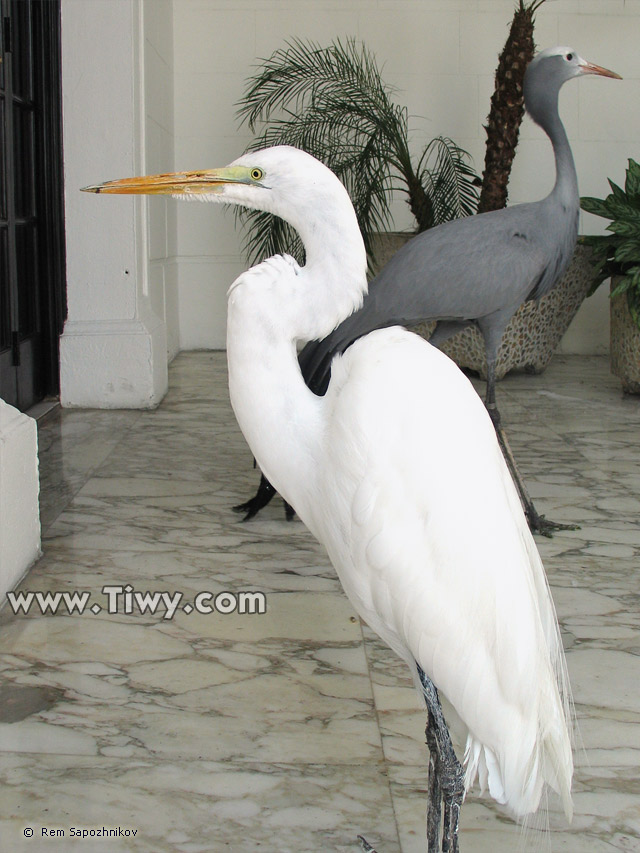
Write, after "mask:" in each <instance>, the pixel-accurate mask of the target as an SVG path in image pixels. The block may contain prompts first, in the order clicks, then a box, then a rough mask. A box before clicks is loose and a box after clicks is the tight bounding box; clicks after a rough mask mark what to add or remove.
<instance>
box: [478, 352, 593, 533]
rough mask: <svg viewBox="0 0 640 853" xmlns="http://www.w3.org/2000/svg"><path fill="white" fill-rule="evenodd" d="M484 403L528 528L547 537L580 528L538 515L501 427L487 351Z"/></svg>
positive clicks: (492, 367) (493, 378)
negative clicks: (559, 531) (554, 532)
mask: <svg viewBox="0 0 640 853" xmlns="http://www.w3.org/2000/svg"><path fill="white" fill-rule="evenodd" d="M485 405H486V407H487V411H488V412H489V416H490V417H491V420H492V421H493V426H494V428H495V431H496V435H497V437H498V443H499V444H500V449H501V450H502V454H503V456H504V458H505V461H506V463H507V467H508V468H509V473H510V474H511V478H512V479H513V482H514V485H515V487H516V489H517V491H518V495H519V497H520V503H521V504H522V508H523V510H524V514H525V516H526V519H527V524H528V525H529V529H530V530H531V531H533V532H534V533H536V532H537V533H540V534H542V535H543V536H547V537H551V536H552V535H553V531H554V530H579V529H580V528H579V526H578V525H577V524H561V523H560V522H557V521H550V520H549V519H548V518H545V517H544V515H540V513H539V512H538V511H537V509H536V508H535V505H534V503H533V501H532V499H531V495H530V494H529V492H528V490H527V487H526V486H525V484H524V480H523V478H522V474H521V473H520V471H519V470H518V466H517V464H516V460H515V456H514V455H513V452H512V450H511V447H510V445H509V441H508V440H507V435H506V433H505V431H504V429H503V427H502V419H501V417H500V412H499V411H498V407H497V406H496V363H495V358H494V359H491V360H489V354H488V353H487V396H486V398H485Z"/></svg>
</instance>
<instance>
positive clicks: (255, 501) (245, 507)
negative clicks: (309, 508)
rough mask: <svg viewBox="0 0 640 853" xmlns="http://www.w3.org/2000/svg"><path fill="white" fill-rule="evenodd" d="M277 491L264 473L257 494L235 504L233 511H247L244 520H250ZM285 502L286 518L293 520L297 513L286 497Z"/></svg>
mask: <svg viewBox="0 0 640 853" xmlns="http://www.w3.org/2000/svg"><path fill="white" fill-rule="evenodd" d="M275 493H276V490H275V489H274V488H273V486H272V485H271V483H270V482H269V481H268V480H267V478H266V477H265V476H264V474H262V475H261V476H260V485H259V486H258V491H257V492H256V493H255V495H254V496H253V497H252V498H251V499H250V500H248V501H245V503H242V504H238V505H237V506H234V507H233V511H234V512H244V513H246V515H245V517H244V518H243V519H242V520H243V521H249V519H251V518H253V517H254V516H255V515H257V514H258V513H259V512H260V510H261V509H262V508H263V507H265V506H266V505H267V504H268V503H269V501H270V500H271V498H272V497H273V496H274V495H275ZM283 503H284V512H285V516H286V519H287V521H291V520H292V518H293V517H294V515H295V510H294V508H293V507H292V506H291V504H288V503H287V502H286V501H285V500H284V499H283Z"/></svg>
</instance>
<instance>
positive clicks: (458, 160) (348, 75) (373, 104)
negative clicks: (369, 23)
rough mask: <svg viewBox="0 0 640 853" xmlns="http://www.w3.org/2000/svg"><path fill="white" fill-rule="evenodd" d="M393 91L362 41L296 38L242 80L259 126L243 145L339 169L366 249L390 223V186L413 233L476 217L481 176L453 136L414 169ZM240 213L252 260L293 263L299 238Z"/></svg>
mask: <svg viewBox="0 0 640 853" xmlns="http://www.w3.org/2000/svg"><path fill="white" fill-rule="evenodd" d="M392 95H393V90H392V89H391V88H390V87H389V86H387V85H386V84H385V83H384V82H383V80H382V78H381V74H380V70H379V68H378V66H377V64H376V61H375V58H374V56H373V55H372V54H371V52H370V51H369V50H368V49H367V48H366V47H365V46H364V45H360V44H358V43H357V42H356V41H355V40H353V39H349V40H347V41H345V42H344V43H342V42H341V41H339V40H338V41H335V42H332V43H331V44H330V45H329V46H328V47H324V48H323V47H320V46H319V45H318V44H317V43H315V42H311V41H302V40H294V41H291V42H288V43H287V44H286V46H285V47H284V48H281V49H279V50H276V51H275V53H274V54H273V55H272V56H271V58H270V59H268V60H265V61H264V64H263V65H262V66H261V67H260V69H259V70H258V71H257V73H256V74H255V75H254V76H252V77H251V78H249V80H248V81H247V86H246V90H245V93H244V95H243V97H242V99H241V100H240V102H239V109H238V115H239V117H240V119H241V121H242V122H244V123H246V124H247V125H248V126H249V128H250V129H251V131H253V132H256V129H258V128H259V127H260V132H259V135H258V136H257V138H256V139H255V141H254V142H253V143H252V145H251V146H250V148H251V149H257V148H263V147H266V146H270V145H294V146H296V147H298V148H303V149H304V150H306V151H308V152H309V153H311V154H313V155H314V156H316V157H318V159H320V160H322V161H323V162H324V163H325V164H326V165H327V166H329V168H331V169H332V170H333V171H334V172H335V173H336V174H337V175H338V177H339V178H340V179H341V180H342V181H343V183H344V184H345V186H346V187H347V189H348V191H349V194H350V195H351V198H352V200H353V204H354V207H355V210H356V215H357V217H358V221H359V223H360V229H361V231H362V234H363V237H364V241H365V246H366V248H367V251H368V252H369V253H370V254H371V240H372V235H373V234H374V233H375V232H376V231H380V230H383V229H384V228H385V227H386V226H387V225H388V223H389V221H390V219H391V211H390V204H391V200H392V192H393V191H394V190H400V191H401V192H403V193H405V194H406V196H407V202H408V204H409V207H410V209H411V212H412V214H413V216H414V218H415V221H416V231H418V232H419V231H424V230H425V229H427V228H431V227H433V226H434V225H438V224H440V223H441V222H446V221H447V220H450V219H455V218H458V217H460V216H466V215H469V214H471V213H475V211H476V208H477V203H478V189H477V187H478V186H479V184H480V179H479V177H478V175H477V174H476V173H475V171H474V170H473V168H472V167H471V165H470V163H469V159H470V158H469V155H468V154H467V152H466V151H464V150H463V149H462V148H460V147H458V146H457V145H456V144H455V143H454V142H453V141H452V140H451V139H449V138H447V137H442V136H440V137H437V138H436V139H433V140H431V141H430V142H429V143H428V145H427V146H426V147H425V149H424V151H423V152H422V154H421V156H420V157H419V158H418V160H417V162H415V165H414V161H413V159H412V156H411V154H410V151H409V116H408V111H407V109H406V107H402V106H399V105H398V104H396V103H394V101H393V98H392ZM240 215H241V217H242V218H243V219H244V220H245V221H247V223H248V226H249V229H248V236H247V238H246V245H245V249H246V250H247V253H248V254H249V256H250V259H251V260H252V261H255V260H258V259H260V258H263V257H265V256H267V255H270V254H274V253H277V252H282V251H287V252H289V253H291V254H294V255H295V256H296V257H297V258H298V260H301V254H302V247H301V245H300V241H299V239H298V237H297V235H296V234H295V232H293V230H292V229H291V228H290V227H289V226H288V225H287V224H286V223H284V222H282V220H279V219H276V218H275V217H273V216H271V215H270V214H265V213H263V212H260V211H246V212H243V213H241V214H240Z"/></svg>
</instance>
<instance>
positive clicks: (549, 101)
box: [234, 48, 618, 533]
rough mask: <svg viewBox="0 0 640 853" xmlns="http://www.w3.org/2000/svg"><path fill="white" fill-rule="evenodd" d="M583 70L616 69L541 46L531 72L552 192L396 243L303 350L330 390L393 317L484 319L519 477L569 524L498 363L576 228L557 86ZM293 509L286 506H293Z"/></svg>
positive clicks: (530, 510)
mask: <svg viewBox="0 0 640 853" xmlns="http://www.w3.org/2000/svg"><path fill="white" fill-rule="evenodd" d="M580 74H600V75H601V76H608V77H618V75H617V74H614V73H613V72H610V71H607V70H606V69H604V68H600V66H597V65H592V64H591V63H588V62H585V60H583V59H581V58H580V57H579V56H578V55H577V54H576V53H575V52H574V51H572V49H571V48H550V49H547V50H544V51H541V52H540V53H539V54H538V55H537V56H536V57H535V58H534V59H533V60H532V62H531V63H530V64H529V67H528V68H527V71H526V74H525V79H524V100H525V106H526V109H527V112H528V114H529V115H530V116H531V118H532V119H533V120H534V121H535V122H536V123H537V124H538V125H539V126H540V127H541V128H542V129H543V130H544V131H545V132H546V134H547V136H548V137H549V139H550V141H551V144H552V146H553V152H554V157H555V165H556V181H555V184H554V186H553V189H552V190H551V192H550V193H549V195H548V196H546V198H543V199H541V200H540V201H536V202H528V203H525V204H518V205H514V206H513V207H508V208H505V209H503V210H496V211H491V212H488V213H481V214H477V215H475V216H469V217H467V218H465V219H457V220H455V221H453V222H448V223H445V224H443V225H439V226H437V227H435V228H432V229H430V230H428V231H424V232H423V233H421V234H418V235H417V236H415V237H414V238H413V239H411V240H410V241H409V242H408V243H407V244H406V245H405V246H404V247H403V248H402V249H400V251H398V252H397V253H396V254H395V255H394V256H393V257H392V258H391V260H390V261H389V262H388V263H387V264H386V266H385V267H384V268H383V269H382V270H381V271H380V273H379V274H378V275H377V276H376V277H375V278H374V279H373V281H371V282H370V284H369V292H368V294H367V295H366V296H365V299H364V302H363V305H362V307H361V308H360V309H359V310H358V311H356V312H355V313H354V314H352V315H351V316H350V317H348V318H347V319H346V320H344V321H343V322H342V323H341V324H340V325H339V326H338V327H337V328H336V329H335V330H334V331H333V332H332V333H331V334H330V335H329V336H328V337H326V338H324V339H323V340H322V341H311V342H310V343H308V344H307V345H306V346H305V348H304V349H303V350H302V352H301V353H300V368H301V371H302V375H303V377H304V379H305V381H306V383H307V385H308V386H309V388H310V389H311V390H312V391H314V392H315V393H316V394H324V393H325V391H326V389H327V386H328V384H329V379H330V372H331V361H332V359H333V357H334V356H335V355H336V354H338V353H341V352H344V350H345V349H346V348H347V347H348V346H349V345H350V344H352V343H353V342H354V341H355V340H357V339H358V338H361V337H362V336H363V335H366V334H368V333H369V332H372V331H373V330H375V329H378V328H381V327H385V326H392V325H396V324H397V325H403V326H415V325H417V324H418V323H422V322H425V321H428V320H437V321H438V322H437V326H436V329H435V331H434V333H433V335H432V337H431V341H430V342H431V343H432V344H434V345H435V346H438V345H440V344H442V343H443V342H444V341H445V340H446V339H447V338H449V337H451V335H453V334H455V333H456V332H458V331H460V330H461V329H463V328H464V327H465V326H467V325H469V323H476V324H477V326H478V327H479V329H480V331H481V333H482V335H483V338H484V343H485V351H486V358H487V394H486V404H487V408H488V409H489V412H490V414H491V416H492V419H493V421H494V425H495V427H496V430H497V432H498V437H499V439H500V442H501V445H502V447H503V450H504V452H505V455H506V457H507V461H508V462H509V464H510V467H511V471H512V474H513V476H514V479H515V481H516V485H517V486H518V489H519V492H520V496H521V498H522V502H523V504H524V507H525V512H526V514H527V518H528V520H529V523H530V525H531V527H532V529H535V530H540V531H541V532H545V533H549V531H550V530H551V529H554V528H563V527H567V525H557V524H554V523H553V522H548V521H546V520H545V519H544V518H543V517H542V516H539V515H538V513H537V512H536V510H535V507H534V506H533V503H532V501H531V499H530V498H529V496H528V494H527V491H526V488H525V486H524V483H523V482H522V478H521V477H520V475H519V473H518V471H517V467H516V465H515V460H514V459H513V456H512V454H511V451H510V450H509V447H508V443H507V440H506V436H505V435H504V432H503V430H502V428H501V425H500V416H499V412H498V409H497V407H496V405H495V365H496V360H497V355H498V349H499V346H500V342H501V339H502V335H503V332H504V330H505V328H506V326H507V324H508V322H509V320H510V319H511V317H512V316H513V315H514V314H515V312H516V311H517V310H518V308H519V307H520V305H522V304H523V303H524V302H526V301H527V300H532V299H540V298H541V297H542V296H544V295H545V293H548V292H549V291H550V290H551V288H552V287H553V286H554V285H555V284H556V282H557V281H558V279H559V278H560V276H561V275H562V273H563V272H564V270H565V269H566V267H567V265H568V263H569V261H570V260H571V256H572V254H573V250H574V248H575V244H576V240H577V237H578V215H579V210H580V198H579V193H578V181H577V176H576V169H575V165H574V161H573V156H572V153H571V147H570V145H569V140H568V138H567V134H566V132H565V129H564V126H563V124H562V122H561V120H560V116H559V113H558V95H559V92H560V89H561V87H562V85H563V83H565V82H566V81H567V80H569V79H571V78H572V77H575V76H578V75H580ZM273 493H274V492H273V489H272V488H271V487H270V486H269V484H268V483H267V481H266V480H264V478H263V481H262V483H261V486H260V490H259V491H258V494H257V495H256V496H255V497H254V498H252V499H251V500H249V501H247V502H246V503H244V504H241V505H240V506H238V507H234V509H236V510H238V511H240V512H246V518H251V517H252V516H254V515H255V514H256V513H257V512H258V511H259V510H260V509H261V508H262V506H264V505H265V504H266V503H268V502H269V500H270V499H271V497H272V495H273ZM292 514H293V513H292V511H291V510H290V508H287V516H288V517H291V515H292Z"/></svg>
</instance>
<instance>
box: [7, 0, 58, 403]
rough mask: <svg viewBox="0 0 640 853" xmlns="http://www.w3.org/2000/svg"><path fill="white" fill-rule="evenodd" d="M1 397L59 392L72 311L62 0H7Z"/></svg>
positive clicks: (19, 399)
mask: <svg viewBox="0 0 640 853" xmlns="http://www.w3.org/2000/svg"><path fill="white" fill-rule="evenodd" d="M0 16H1V24H2V40H1V43H0V51H1V53H0V55H1V58H2V61H1V62H0V397H2V398H3V399H4V400H6V401H7V402H8V403H11V405H13V406H16V407H17V408H19V409H21V410H23V411H24V410H25V409H28V408H29V407H30V406H32V405H33V404H34V403H36V402H38V401H39V400H41V399H42V398H43V397H45V396H49V395H57V394H58V391H59V388H58V339H59V336H60V333H61V332H62V324H63V322H64V317H65V313H66V300H65V279H64V269H65V268H64V231H63V222H64V213H63V191H62V186H63V185H62V138H61V86H60V0H0Z"/></svg>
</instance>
